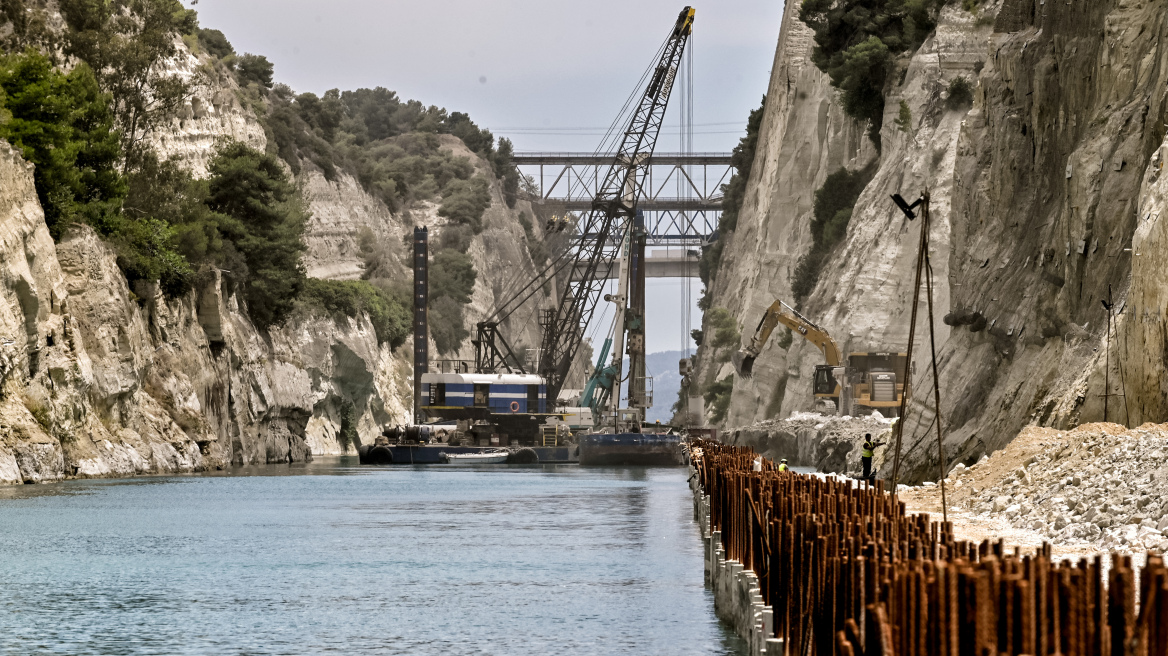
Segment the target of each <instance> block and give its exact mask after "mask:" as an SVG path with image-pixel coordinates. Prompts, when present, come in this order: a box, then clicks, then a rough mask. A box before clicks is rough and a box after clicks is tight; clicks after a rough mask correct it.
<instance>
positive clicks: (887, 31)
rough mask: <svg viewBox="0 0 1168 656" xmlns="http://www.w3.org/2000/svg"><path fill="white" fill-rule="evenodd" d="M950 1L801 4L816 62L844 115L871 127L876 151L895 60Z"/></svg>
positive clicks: (814, 0)
mask: <svg viewBox="0 0 1168 656" xmlns="http://www.w3.org/2000/svg"><path fill="white" fill-rule="evenodd" d="M945 2H946V0H803V4H802V6H801V7H800V11H799V18H800V20H802V21H803V22H804V23H806V24H807V25H808V26H810V27H811V29H813V30H815V50H814V52H813V53H812V56H811V57H812V60H813V61H814V62H815V65H816V66H817V67H819V69H820V70H821V71H823V72H824V73H826V74H827V75H828V76H829V77H830V78H831V84H832V86H834V87H836V88H838V89H839V90H840V92H841V96H842V101H843V107H844V111H845V112H847V113H848V115H850V116H852V117H854V118H855V119H856V120H859V121H866V122H867V123H868V135H869V136H870V137H871V138H872V141H873V142H875V143H876V145H877V147H879V145H880V128H881V125H882V124H883V122H884V87H885V85H886V83H887V81H888V76H889V74H890V73H891V72H892V70H893V67H894V62H895V59H896V57H898V56H900V55H901V54H904V53H906V52H908V53H911V52H914V51H916V49H917V48H918V47H920V45H921V43H923V42H924V40H925V39H926V38H927V37H928V36H929V34H930V33H932V31H933V30H934V29H935V28H936V26H937V12H938V11H939V10H940V8H941V7H942V6H943V5H944V4H945Z"/></svg>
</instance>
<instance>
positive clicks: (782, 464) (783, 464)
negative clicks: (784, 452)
mask: <svg viewBox="0 0 1168 656" xmlns="http://www.w3.org/2000/svg"><path fill="white" fill-rule="evenodd" d="M779 471H789V470H788V469H787V459H786V458H783V459H782V460H780V461H779Z"/></svg>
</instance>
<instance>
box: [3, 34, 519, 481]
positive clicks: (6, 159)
mask: <svg viewBox="0 0 1168 656" xmlns="http://www.w3.org/2000/svg"><path fill="white" fill-rule="evenodd" d="M202 65H203V62H202V61H201V60H200V59H199V58H198V57H196V56H194V55H192V54H190V53H189V52H187V51H185V50H184V51H182V54H181V55H180V56H179V57H178V59H177V60H176V62H174V66H175V67H176V70H178V71H179V72H180V73H183V74H185V75H188V76H193V75H195V73H196V72H197V71H198V70H199V67H200V66H202ZM208 72H209V73H210V77H209V78H207V79H208V80H210V82H209V83H207V84H204V85H202V86H201V87H200V88H199V89H198V92H197V93H196V94H195V96H194V97H193V98H192V100H191V101H190V103H189V104H188V106H187V107H186V108H185V109H184V110H183V111H182V112H181V113H180V116H179V117H178V118H176V119H175V121H174V122H173V124H172V125H171V126H170V127H169V129H167V130H164V131H161V132H160V133H158V134H154V135H152V136H151V140H152V143H153V146H154V147H155V149H156V150H157V151H158V153H159V155H160V157H162V158H163V159H166V158H175V159H177V160H179V161H181V162H182V163H183V164H184V166H186V167H188V168H189V169H190V170H191V171H192V172H194V173H195V174H196V175H205V174H206V172H207V164H208V162H209V161H210V158H211V156H212V154H213V152H214V147H215V145H216V142H217V141H218V140H220V139H222V138H231V139H236V140H240V141H244V142H246V143H248V144H249V145H251V146H253V147H256V148H260V149H263V148H264V147H265V146H266V140H265V137H264V130H263V127H262V125H261V124H260V123H259V121H258V120H257V119H256V117H255V116H254V114H252V112H251V111H250V110H249V109H247V108H246V107H244V106H242V105H241V103H240V102H239V99H238V95H237V94H236V92H235V86H234V82H233V81H232V80H230V79H227V78H222V79H216V77H215V76H214V71H213V70H209V71H208ZM443 146H444V147H447V148H449V149H451V150H453V151H455V154H456V155H460V156H466V157H469V158H470V159H471V160H472V162H475V163H476V166H477V167H478V168H479V169H480V170H481V171H482V172H488V171H489V169H488V166H487V164H486V163H485V162H483V161H481V160H480V159H479V158H477V156H475V155H474V154H473V153H470V151H469V150H467V149H466V147H465V145H464V144H463V143H462V142H461V141H460V140H458V139H455V138H453V137H449V138H447V137H444V144H443ZM299 183H300V185H301V188H302V190H303V194H304V196H305V198H306V200H307V201H308V204H309V210H310V211H311V213H312V219H311V222H310V224H309V226H308V230H307V233H306V236H305V242H306V245H307V247H308V252H307V254H306V257H305V265H306V267H307V269H308V272H309V275H311V276H313V277H319V278H333V279H354V278H359V277H360V276H361V274H362V272H363V270H364V266H365V263H364V259H363V256H362V254H361V252H360V241H361V239H362V236H363V235H364V234H365V233H366V232H369V233H371V234H372V236H373V237H374V239H376V240H377V241H379V242H381V243H384V244H389V245H391V246H392V248H391V249H390V250H391V251H392V252H394V253H395V254H397V255H399V256H404V246H403V244H402V240H403V237H404V236H405V235H406V234H407V233H408V232H410V230H411V229H412V227H413V226H414V225H415V224H429V225H432V226H435V227H437V228H438V231H437V232H438V233H439V234H440V232H441V229H442V226H443V225H444V224H445V220H444V219H440V218H439V217H437V206H425V207H423V208H422V209H421V210H416V211H415V212H413V213H406V212H403V213H400V214H396V213H392V212H390V211H389V210H388V208H386V207H385V206H384V204H382V203H381V202H380V201H378V200H376V199H374V198H372V197H370V196H369V195H368V194H366V193H365V192H364V190H362V189H361V187H360V185H359V184H358V183H357V182H356V181H355V180H354V179H353V178H352V177H350V176H347V175H341V176H340V177H339V178H338V179H337V180H336V181H334V182H329V181H326V180H325V179H324V177H323V176H322V175H320V174H319V173H318V172H312V171H310V170H307V169H306V172H305V173H303V174H302V175H301V177H300V179H299ZM492 200H493V202H492V206H491V207H490V208H489V209H488V210H487V213H486V215H485V216H484V223H485V225H486V229H485V230H484V231H483V232H482V233H481V234H480V235H477V236H476V237H475V239H474V241H473V243H472V246H471V247H470V249H469V250H470V253H471V255H472V257H473V258H474V261H475V266H476V269H477V270H478V272H479V278H478V283H477V284H476V286H475V292H474V296H473V301H472V304H471V306H469V310H468V315H469V316H468V321H474V320H477V319H478V318H479V317H481V316H484V315H485V314H487V313H488V312H489V310H490V308H491V307H493V305H494V302H495V301H496V300H497V297H498V296H499V295H500V294H501V293H503V291H504V289H505V288H506V287H507V286H508V281H512V280H514V279H516V276H517V275H520V276H530V275H532V274H533V273H534V268H533V265H532V263H531V258H530V255H529V254H528V251H527V248H526V246H525V239H524V231H523V228H522V227H521V226H520V224H519V221H518V212H519V211H520V210H526V211H527V212H528V214H529V215H531V209H530V207H526V206H524V207H522V208H517V209H516V210H514V211H513V210H509V209H507V208H506V205H505V203H504V202H503V198H502V193H501V190H500V189H499V186H498V184H497V183H495V184H494V185H493V187H492ZM536 231H537V233H538V232H539V231H540V228H539V227H538V226H537V227H536ZM406 263H407V260H406V259H405V258H404V257H399V258H398V263H397V270H398V273H399V274H400V276H401V277H402V282H403V283H407V284H408V283H409V281H410V280H412V273H411V272H410V271H409V270H408V269H407V267H406ZM136 291H137V292H138V293H137V294H135V293H134V292H132V291H131V290H130V289H129V288H128V287H127V285H126V282H125V278H124V277H123V276H122V274H121V272H120V271H119V270H118V268H117V265H116V262H115V257H114V255H113V253H112V252H111V251H110V249H109V248H108V247H106V245H105V244H103V243H102V242H101V240H100V239H98V238H97V236H96V235H95V234H94V233H93V232H92V231H90V230H89V229H87V228H84V227H80V226H78V227H75V228H74V229H72V231H71V232H70V233H69V234H68V235H67V236H66V237H65V238H64V239H63V240H62V241H61V242H60V243H58V244H54V243H53V240H52V238H51V237H50V235H49V233H48V230H47V228H46V227H45V224H44V216H43V213H42V211H41V208H40V205H39V203H38V202H37V198H36V193H35V189H34V187H33V180H32V171H31V165H29V164H28V163H26V162H25V161H24V160H23V159H21V157H20V156H19V155H18V154H17V153H16V152H15V151H13V150H12V149H11V148H10V147H9V146H8V145H7V144H4V143H0V484H4V483H21V482H24V483H35V482H43V481H52V480H58V479H61V478H68V477H95V476H125V475H133V474H140V473H163V472H180V471H200V470H206V469H213V468H221V467H224V466H227V465H231V464H254V463H281V462H283V463H287V462H294V461H304V460H308V459H311V457H312V455H313V454H316V455H321V454H339V453H344V452H351V451H352V449H353V448H354V447H355V445H354V444H346V443H342V442H341V429H342V426H343V425H345V424H346V423H349V424H351V425H352V426H353V427H354V428H355V429H356V432H357V436H358V439H359V440H360V441H361V442H370V441H372V439H373V438H374V437H375V436H376V435H378V434H380V433H381V431H382V430H383V429H385V428H387V427H391V426H393V425H395V424H401V423H407V422H408V421H409V418H410V407H411V404H412V400H411V399H412V381H411V375H412V372H411V360H410V349H409V347H408V346H405V347H402V348H400V349H399V350H398V351H392V350H391V349H390V348H389V347H388V346H385V345H379V344H378V341H377V337H376V334H375V332H374V330H373V327H372V325H371V324H370V323H369V322H368V320H366V319H364V318H361V319H356V320H353V319H346V318H343V317H342V318H336V317H320V316H314V315H312V314H310V313H307V312H301V313H299V314H297V315H296V316H294V317H293V318H292V319H291V320H289V321H288V322H287V324H286V325H284V326H282V327H279V328H275V329H272V330H270V331H267V332H262V331H258V330H257V329H256V328H255V327H254V326H253V325H252V324H251V322H250V321H249V320H248V319H247V315H246V313H245V312H243V311H242V310H241V308H240V307H239V306H238V301H237V299H236V297H235V296H234V295H231V294H228V293H226V292H225V290H224V287H223V285H222V278H221V276H220V275H219V273H218V272H217V271H213V270H208V271H203V272H201V273H200V276H199V280H198V283H197V285H196V290H195V291H193V292H191V293H190V294H188V295H187V296H185V297H183V298H180V299H173V300H171V299H166V298H165V297H163V296H162V295H161V294H159V293H157V292H156V291H153V290H144V289H139V290H136ZM529 332H531V331H530V330H526V331H520V332H519V335H520V338H521V342H523V343H529V344H531V345H535V344H536V343H537V341H536V340H537V337H536V336H535V335H534V333H533V334H531V335H529V334H528V333H529ZM464 350H466V349H464ZM463 355H466V353H463Z"/></svg>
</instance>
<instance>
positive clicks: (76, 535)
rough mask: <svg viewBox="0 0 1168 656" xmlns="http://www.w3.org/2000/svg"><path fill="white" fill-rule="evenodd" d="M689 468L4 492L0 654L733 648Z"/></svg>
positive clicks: (225, 479) (338, 475)
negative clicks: (705, 560) (719, 608)
mask: <svg viewBox="0 0 1168 656" xmlns="http://www.w3.org/2000/svg"><path fill="white" fill-rule="evenodd" d="M686 476H687V472H686V470H684V469H593V468H579V467H570V466H560V467H554V466H543V467H540V466H533V467H494V468H483V469H479V470H470V469H463V468H458V469H455V468H440V467H433V468H428V469H424V468H362V467H358V466H357V465H356V463H355V459H354V460H352V461H350V460H348V459H326V460H324V461H323V462H318V463H313V464H310V465H306V466H299V467H292V468H280V467H269V468H259V469H255V470H236V471H235V472H233V473H231V474H224V475H214V476H186V477H167V478H139V479H132V480H122V481H75V482H69V483H63V484H58V485H51V486H35V487H34V486H23V487H17V488H0V654H5V655H7V654H22V655H23V654H103V655H117V654H168V655H169V654H257V655H258V654H319V653H325V652H335V653H344V654H399V653H400V654H501V655H503V654H506V655H513V654H553V653H554V654H665V653H669V654H739V653H743V651H742V644H741V642H740V641H739V640H738V639H737V638H735V637H734V636H733V634H732V632H731V631H729V630H727V629H726V628H725V627H724V626H723V625H721V624H720V623H719V622H718V621H717V620H716V619H715V617H714V610H713V598H712V596H711V595H710V593H709V592H708V591H707V590H706V589H705V588H704V586H703V583H702V577H703V574H702V552H701V540H700V539H699V537H698V532H697V528H696V526H695V525H694V523H693V521H692V508H691V497H690V495H689V489H688V486H687V485H686Z"/></svg>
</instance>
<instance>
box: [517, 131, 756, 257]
mask: <svg viewBox="0 0 1168 656" xmlns="http://www.w3.org/2000/svg"><path fill="white" fill-rule="evenodd" d="M615 159H616V155H615V154H604V153H517V154H516V155H515V156H514V158H513V161H514V163H515V167H516V168H517V169H519V173H520V175H523V176H528V177H529V178H530V179H531V180H534V181H535V184H536V186H537V187H538V189H539V196H538V197H535V196H534V195H531V194H529V195H528V196H527V197H528V199H529V200H531V201H532V202H536V203H544V204H547V205H554V206H555V207H558V208H561V209H562V211H564V212H585V211H588V210H591V209H592V199H593V198H595V197H596V195H597V194H598V193H599V189H600V185H601V184H602V183H603V181H604V172H605V171H607V169H608V167H609V166H611V165H612V163H613V161H614V160H615ZM733 172H734V168H733V165H732V163H731V154H730V153H657V154H654V155H653V156H652V157H650V158H649V163H648V174H647V176H646V179H645V184H644V187H643V189H644V194H645V195H644V197H643V198H642V199H641V200H640V202H638V203H637V207H638V209H640V210H642V211H643V212H644V213H645V227H646V229H647V230H648V233H649V234H648V239H647V243H648V244H649V245H650V246H662V245H671V246H673V245H677V246H705V245H707V244H709V243H710V242H711V241H713V239H715V238H716V237H717V231H718V220H719V219H720V218H721V217H722V185H723V184H726V183H727V182H729V181H730V176H731V175H732V174H733Z"/></svg>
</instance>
